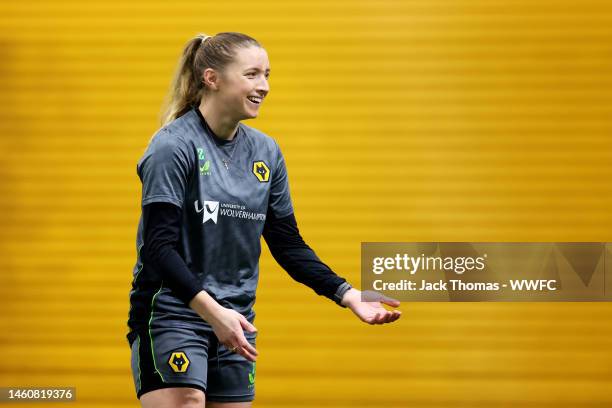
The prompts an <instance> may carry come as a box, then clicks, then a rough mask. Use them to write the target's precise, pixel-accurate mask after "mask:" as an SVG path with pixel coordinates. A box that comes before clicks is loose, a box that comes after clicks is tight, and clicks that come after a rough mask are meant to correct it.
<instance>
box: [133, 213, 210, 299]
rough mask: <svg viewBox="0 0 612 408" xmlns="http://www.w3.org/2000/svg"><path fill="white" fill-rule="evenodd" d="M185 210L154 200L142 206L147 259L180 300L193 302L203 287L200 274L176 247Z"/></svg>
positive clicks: (144, 251)
mask: <svg viewBox="0 0 612 408" xmlns="http://www.w3.org/2000/svg"><path fill="white" fill-rule="evenodd" d="M181 216H182V209H181V207H177V206H175V205H173V204H169V203H152V204H147V205H145V206H144V207H143V208H142V222H143V225H142V227H143V238H144V247H143V249H142V254H143V261H144V262H146V263H147V264H148V265H150V267H151V268H152V269H154V270H155V269H156V270H157V272H158V273H159V275H160V276H161V277H162V279H163V280H164V282H167V283H168V287H170V289H172V291H173V292H175V294H176V295H177V297H178V298H179V299H181V300H182V301H184V302H185V304H187V305H188V304H189V302H190V301H191V299H193V297H194V296H195V295H196V294H198V292H200V290H202V287H201V285H200V283H199V282H198V280H197V279H196V276H195V275H194V274H193V272H191V270H190V269H189V267H188V266H187V264H185V261H184V260H183V258H181V256H180V255H179V253H178V252H177V250H176V247H177V244H178V241H179V234H180V226H181V219H182V218H181Z"/></svg>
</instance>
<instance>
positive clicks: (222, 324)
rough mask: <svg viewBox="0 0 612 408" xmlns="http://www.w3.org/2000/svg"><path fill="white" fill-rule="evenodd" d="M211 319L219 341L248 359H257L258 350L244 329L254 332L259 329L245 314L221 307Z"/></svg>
mask: <svg viewBox="0 0 612 408" xmlns="http://www.w3.org/2000/svg"><path fill="white" fill-rule="evenodd" d="M211 320H212V321H210V322H209V323H210V325H211V326H212V329H213V331H214V332H215V335H216V336H217V338H218V339H219V343H221V344H223V345H224V346H225V347H227V349H228V350H231V351H233V352H235V353H238V354H240V355H242V356H244V357H245V358H246V359H247V360H250V361H256V360H257V355H258V353H257V350H255V347H253V345H251V343H249V341H248V340H247V339H246V337H245V335H244V332H243V329H244V330H246V331H248V332H250V333H254V332H256V331H257V329H256V328H255V326H253V325H252V324H251V323H250V322H249V321H248V320H247V319H246V317H244V316H243V315H241V314H240V313H238V312H237V311H235V310H232V309H227V308H225V307H220V308H219V310H217V312H216V313H215V315H214V316H213V318H212V319H211Z"/></svg>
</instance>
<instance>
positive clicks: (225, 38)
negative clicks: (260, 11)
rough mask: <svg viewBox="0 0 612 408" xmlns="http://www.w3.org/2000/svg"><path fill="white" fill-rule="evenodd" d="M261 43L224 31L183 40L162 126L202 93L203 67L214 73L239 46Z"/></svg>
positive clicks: (234, 53)
mask: <svg viewBox="0 0 612 408" xmlns="http://www.w3.org/2000/svg"><path fill="white" fill-rule="evenodd" d="M252 45H254V46H257V47H261V45H260V44H259V43H258V42H257V40H255V39H254V38H252V37H249V36H248V35H246V34H242V33H235V32H226V33H219V34H216V35H214V36H207V35H205V34H198V35H197V36H195V37H194V38H192V39H191V40H189V41H188V42H187V44H186V45H185V48H184V49H183V53H182V55H181V57H180V59H179V62H178V65H177V67H176V71H175V73H174V76H173V79H172V83H171V85H170V90H169V92H168V95H167V96H166V99H165V101H164V105H163V107H162V114H161V118H160V119H161V125H162V126H164V125H166V124H168V123H170V122H172V121H173V120H175V119H177V118H180V117H181V116H183V115H184V114H185V113H187V112H188V111H189V110H190V109H191V108H192V107H193V106H194V105H195V104H196V103H199V102H200V100H201V99H202V96H203V94H204V92H205V89H206V86H205V85H204V82H203V78H202V74H203V73H204V70H206V69H207V68H212V69H214V70H216V71H218V72H221V71H223V69H224V68H225V67H226V66H227V65H228V64H229V63H230V62H232V61H233V60H234V58H235V56H236V50H237V49H238V48H239V47H245V48H246V47H248V46H252Z"/></svg>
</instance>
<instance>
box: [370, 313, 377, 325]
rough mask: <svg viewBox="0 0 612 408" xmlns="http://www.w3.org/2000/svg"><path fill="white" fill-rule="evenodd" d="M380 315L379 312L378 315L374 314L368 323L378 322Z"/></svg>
mask: <svg viewBox="0 0 612 408" xmlns="http://www.w3.org/2000/svg"><path fill="white" fill-rule="evenodd" d="M378 316H379V313H376V315H374V317H372V318H371V319H368V323H370V324H377V323H376V321H377V320H378Z"/></svg>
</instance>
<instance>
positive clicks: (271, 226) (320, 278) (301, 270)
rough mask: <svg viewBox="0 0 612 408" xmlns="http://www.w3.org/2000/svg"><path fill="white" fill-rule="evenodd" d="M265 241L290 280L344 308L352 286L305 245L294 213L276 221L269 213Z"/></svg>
mask: <svg viewBox="0 0 612 408" xmlns="http://www.w3.org/2000/svg"><path fill="white" fill-rule="evenodd" d="M263 237H264V239H265V240H266V243H267V244H268V248H270V252H271V253H272V256H273V257H274V259H275V260H276V261H277V262H278V264H279V265H280V266H282V267H283V269H285V270H286V271H287V273H289V276H291V277H292V278H293V279H294V280H296V281H297V282H300V283H302V284H304V285H306V286H308V287H310V288H311V289H313V290H314V291H315V293H317V294H318V295H322V296H325V297H327V298H329V299H331V300H333V301H335V302H336V303H337V304H338V305H340V306H342V307H345V306H343V305H341V304H340V301H341V300H342V296H343V295H344V293H346V291H347V290H349V289H350V288H351V286H350V284H349V283H348V282H346V279H344V278H341V277H340V276H338V275H336V274H335V273H334V272H333V271H332V270H331V269H330V268H329V267H328V266H327V265H326V264H324V263H323V262H321V260H320V259H319V258H318V257H317V255H316V254H315V252H314V251H313V250H312V249H311V248H310V247H309V246H308V245H307V244H306V243H305V242H304V240H303V239H302V236H301V235H300V231H299V229H298V226H297V222H296V220H295V216H294V214H293V213H291V214H289V215H287V216H285V217H282V218H277V217H276V216H275V215H274V213H273V211H272V210H271V209H270V210H268V216H267V217H266V223H265V224H264V230H263Z"/></svg>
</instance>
